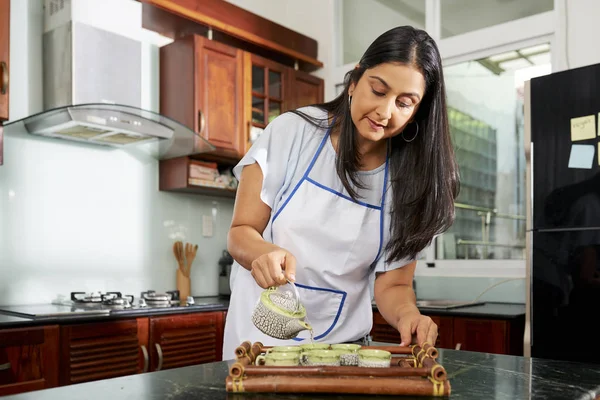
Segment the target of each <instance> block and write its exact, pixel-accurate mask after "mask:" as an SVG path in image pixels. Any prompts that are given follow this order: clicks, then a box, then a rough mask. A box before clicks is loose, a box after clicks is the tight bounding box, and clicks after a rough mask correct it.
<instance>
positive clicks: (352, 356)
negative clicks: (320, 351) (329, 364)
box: [331, 343, 361, 366]
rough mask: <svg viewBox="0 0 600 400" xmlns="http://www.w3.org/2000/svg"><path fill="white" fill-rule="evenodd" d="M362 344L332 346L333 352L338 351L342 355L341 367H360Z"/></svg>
mask: <svg viewBox="0 0 600 400" xmlns="http://www.w3.org/2000/svg"><path fill="white" fill-rule="evenodd" d="M360 348H361V345H360V344H352V343H342V344H332V345H331V350H333V351H337V352H338V353H339V354H340V365H341V366H356V365H358V350H360Z"/></svg>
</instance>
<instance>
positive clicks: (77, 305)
mask: <svg viewBox="0 0 600 400" xmlns="http://www.w3.org/2000/svg"><path fill="white" fill-rule="evenodd" d="M220 307H222V305H221V304H219V303H196V302H195V301H194V298H193V297H191V296H190V297H188V298H186V299H180V297H179V291H178V290H172V291H167V292H163V293H159V292H156V291H154V290H147V291H145V292H142V293H141V294H140V296H139V297H138V298H137V299H136V297H135V296H133V295H129V294H123V293H121V292H71V293H70V299H68V300H67V299H64V297H63V298H62V299H57V300H55V301H53V302H52V303H51V304H35V305H23V306H2V307H0V312H1V313H5V314H9V315H15V316H19V317H24V318H33V319H47V318H56V317H60V318H70V317H81V316H99V315H100V316H101V315H107V316H108V315H124V314H127V315H137V314H145V313H150V312H155V311H158V310H163V311H167V310H173V311H177V310H185V309H194V310H198V309H207V310H210V309H214V308H220Z"/></svg>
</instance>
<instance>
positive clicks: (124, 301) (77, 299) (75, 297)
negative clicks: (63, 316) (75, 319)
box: [71, 292, 134, 308]
mask: <svg viewBox="0 0 600 400" xmlns="http://www.w3.org/2000/svg"><path fill="white" fill-rule="evenodd" d="M71 300H72V301H73V304H74V305H75V306H78V305H79V306H83V305H90V306H93V305H98V306H101V305H103V306H109V307H111V308H112V307H114V308H131V306H132V304H133V301H134V298H133V296H130V295H128V296H123V295H122V294H121V292H106V293H101V292H92V293H84V292H71Z"/></svg>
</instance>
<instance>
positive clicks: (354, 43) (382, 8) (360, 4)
mask: <svg viewBox="0 0 600 400" xmlns="http://www.w3.org/2000/svg"><path fill="white" fill-rule="evenodd" d="M342 15H343V18H342V25H343V29H342V31H343V44H344V45H343V62H340V65H344V64H347V63H352V62H356V61H358V60H359V59H360V57H362V55H363V53H364V52H365V51H366V50H367V48H368V47H369V45H370V44H371V43H372V42H373V41H374V40H375V39H377V37H378V36H379V35H381V34H382V33H384V32H385V31H387V30H388V29H392V28H395V27H397V26H401V25H412V26H414V27H417V28H421V29H424V28H425V27H424V26H423V24H419V23H417V22H415V21H412V20H410V19H409V18H407V17H406V16H404V15H402V14H401V13H399V12H397V11H395V10H392V9H391V8H389V7H387V6H386V5H384V4H382V3H380V2H379V1H377V0H343V1H342ZM367 16H368V18H367Z"/></svg>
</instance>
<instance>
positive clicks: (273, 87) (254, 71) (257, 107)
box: [243, 52, 289, 153]
mask: <svg viewBox="0 0 600 400" xmlns="http://www.w3.org/2000/svg"><path fill="white" fill-rule="evenodd" d="M287 70H288V68H287V67H286V66H284V65H281V64H279V63H276V62H274V61H271V60H269V59H266V58H263V57H259V56H257V55H256V54H252V53H249V52H244V123H245V126H247V130H246V131H245V133H244V138H243V139H244V142H245V146H246V147H245V149H244V153H245V152H246V151H248V150H249V149H250V146H252V143H253V139H256V138H253V137H252V135H251V129H252V127H255V128H259V130H262V129H264V128H265V127H266V126H267V125H268V124H269V123H270V122H271V121H273V119H275V118H276V117H277V116H279V115H281V113H283V112H284V111H285V110H287V109H289V106H288V104H287V98H286V97H285V96H284V95H285V94H286V93H287V84H288V82H287V81H286V80H287V79H286V77H287Z"/></svg>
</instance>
